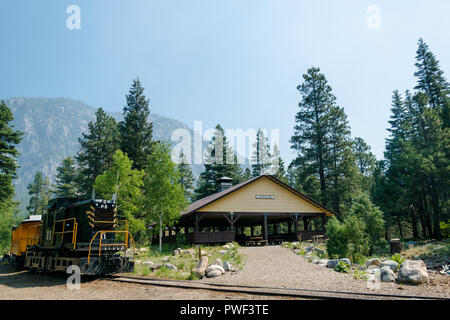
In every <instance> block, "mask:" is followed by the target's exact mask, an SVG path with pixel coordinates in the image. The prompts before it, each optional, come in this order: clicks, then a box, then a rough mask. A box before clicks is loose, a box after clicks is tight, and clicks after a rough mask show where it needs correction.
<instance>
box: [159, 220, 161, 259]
mask: <svg viewBox="0 0 450 320" xmlns="http://www.w3.org/2000/svg"><path fill="white" fill-rule="evenodd" d="M161 252H162V217H161V216H159V253H161Z"/></svg>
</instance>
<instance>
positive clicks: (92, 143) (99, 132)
mask: <svg viewBox="0 0 450 320" xmlns="http://www.w3.org/2000/svg"><path fill="white" fill-rule="evenodd" d="M95 116H96V120H95V122H92V121H91V122H89V125H88V132H87V133H83V135H82V137H81V138H79V139H78V141H79V143H80V145H81V150H80V152H79V153H78V155H77V157H76V160H77V162H78V165H79V167H80V176H79V179H78V184H79V189H80V191H83V192H84V194H85V196H86V197H89V196H90V195H91V194H90V193H91V191H92V186H93V184H94V181H95V178H96V177H97V176H99V175H101V174H102V173H103V172H104V171H105V170H108V169H110V168H111V166H112V165H113V156H114V154H115V152H116V150H117V149H118V148H119V132H118V128H117V123H116V120H115V119H114V118H113V117H111V116H108V115H107V114H106V113H105V112H104V111H103V109H102V108H99V109H98V110H97V112H96V114H95Z"/></svg>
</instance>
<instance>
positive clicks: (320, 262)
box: [317, 259, 328, 265]
mask: <svg viewBox="0 0 450 320" xmlns="http://www.w3.org/2000/svg"><path fill="white" fill-rule="evenodd" d="M327 263H328V259H319V260H318V262H317V264H324V265H327Z"/></svg>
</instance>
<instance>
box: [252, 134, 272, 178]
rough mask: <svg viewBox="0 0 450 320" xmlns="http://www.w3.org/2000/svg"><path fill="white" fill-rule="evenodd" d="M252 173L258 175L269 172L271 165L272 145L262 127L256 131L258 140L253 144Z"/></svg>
mask: <svg viewBox="0 0 450 320" xmlns="http://www.w3.org/2000/svg"><path fill="white" fill-rule="evenodd" d="M253 148H254V151H253V155H252V162H253V164H252V174H253V176H254V177H257V176H259V175H261V174H267V173H269V169H270V166H271V155H270V147H269V142H268V139H267V137H266V136H265V135H264V132H263V131H262V130H261V129H258V131H257V133H256V141H255V143H254V145H253Z"/></svg>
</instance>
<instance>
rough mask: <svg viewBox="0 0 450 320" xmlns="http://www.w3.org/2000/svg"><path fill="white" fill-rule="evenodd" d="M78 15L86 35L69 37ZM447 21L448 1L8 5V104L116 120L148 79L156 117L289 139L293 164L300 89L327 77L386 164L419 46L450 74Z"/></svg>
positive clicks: (283, 142) (1, 22)
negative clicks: (90, 112) (308, 75)
mask: <svg viewBox="0 0 450 320" xmlns="http://www.w3.org/2000/svg"><path fill="white" fill-rule="evenodd" d="M72 4H73V5H78V6H79V7H80V9H81V29H79V30H69V29H68V28H67V27H66V20H67V18H68V17H69V14H67V13H66V8H67V7H68V6H69V5H72ZM370 5H377V6H378V7H379V8H380V10H381V11H380V12H381V15H380V18H381V20H380V29H369V28H368V27H367V24H366V20H367V18H368V14H367V12H366V11H367V8H368V7H369V6H370ZM449 13H450V1H448V0H442V1H438V0H434V1H433V0H430V1H411V0H409V1H400V0H397V1H377V0H372V1H364V0H355V1H335V0H334V1H333V0H329V1H325V0H317V1H300V0H292V1H291V0H279V1H275V0H273V1H264V0H222V1H218V0H201V1H200V0H165V1H150V0H146V1H137V0H128V1H119V0H116V1H112V0H108V1H106V0H105V1H102V0H96V1H92V0H84V1H82V0H71V1H65V0H53V1H51V0H46V1H44V0H43V1H32V0H29V1H24V0H11V1H9V0H2V1H1V3H0V37H1V43H2V49H1V50H0V59H1V61H2V62H1V67H0V71H1V77H0V97H2V98H8V97H17V96H27V97H36V96H46V97H69V98H73V99H79V100H82V101H84V102H86V103H88V104H90V105H92V106H94V107H100V106H101V107H103V108H105V109H108V110H116V111H117V110H121V108H122V107H123V105H124V104H125V94H126V93H127V91H128V89H129V86H130V84H131V81H132V79H133V78H135V77H136V76H139V78H140V79H141V81H142V83H143V85H144V87H145V89H146V91H145V92H146V94H147V96H148V97H150V99H151V101H150V103H151V111H152V112H156V113H159V114H162V115H165V116H169V117H172V118H175V119H178V120H181V121H183V122H185V123H186V124H188V125H189V126H190V127H193V123H194V121H195V120H202V121H203V127H204V128H209V127H213V126H215V125H216V124H217V123H220V124H221V125H222V126H223V127H224V128H242V129H244V130H246V129H248V128H260V127H261V128H267V129H269V130H270V129H272V128H275V129H280V149H281V153H282V156H283V157H284V158H285V159H286V160H287V162H289V161H290V160H291V159H292V158H293V154H292V151H291V150H290V144H289V139H290V137H291V135H292V133H293V126H294V117H295V113H296V112H297V109H298V102H299V98H300V97H299V93H298V91H297V90H296V87H297V85H298V84H299V83H300V82H301V79H302V74H303V73H305V72H306V70H307V69H308V68H309V67H311V66H317V67H320V68H321V71H322V72H323V73H324V74H325V75H326V77H327V79H328V81H329V83H330V85H331V86H332V88H333V92H334V94H335V95H336V97H337V102H338V104H339V105H340V106H342V107H344V109H345V111H346V113H347V115H348V118H349V122H350V125H351V128H352V135H353V136H360V137H362V138H364V139H365V140H366V141H367V142H368V143H369V144H370V145H371V147H372V149H373V151H374V153H375V154H376V155H377V157H378V158H381V157H382V155H383V149H384V139H385V138H386V136H387V132H386V128H387V125H388V123H387V121H388V119H389V108H390V100H391V95H392V91H393V90H394V89H399V90H401V91H404V90H405V89H408V88H413V87H414V85H415V79H414V77H413V73H414V71H415V67H414V57H415V51H416V46H417V40H418V38H419V37H423V38H424V40H425V42H427V44H428V45H429V46H430V49H431V50H432V51H433V52H434V53H435V54H436V56H437V58H438V59H439V60H440V64H441V68H442V69H443V70H444V72H445V74H446V75H447V73H448V70H449V67H450V50H449V49H450V40H449V39H450V38H449V36H448V32H449V31H450V19H448V14H449ZM447 76H448V75H447Z"/></svg>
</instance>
